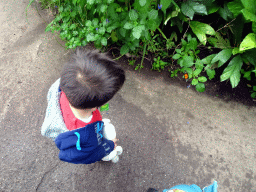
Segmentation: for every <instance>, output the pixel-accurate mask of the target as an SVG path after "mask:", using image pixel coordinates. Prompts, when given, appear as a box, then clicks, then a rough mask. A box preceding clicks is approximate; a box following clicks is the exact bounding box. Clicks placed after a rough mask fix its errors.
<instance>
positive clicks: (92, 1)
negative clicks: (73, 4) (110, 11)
mask: <svg viewBox="0 0 256 192" xmlns="http://www.w3.org/2000/svg"><path fill="white" fill-rule="evenodd" d="M94 2H95V0H87V3H88V4H89V5H92V4H94Z"/></svg>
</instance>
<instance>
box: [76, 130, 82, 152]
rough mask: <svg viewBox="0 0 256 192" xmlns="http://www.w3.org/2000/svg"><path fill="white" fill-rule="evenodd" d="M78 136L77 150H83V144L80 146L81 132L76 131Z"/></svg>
mask: <svg viewBox="0 0 256 192" xmlns="http://www.w3.org/2000/svg"><path fill="white" fill-rule="evenodd" d="M75 134H76V136H77V142H76V148H77V150H79V151H81V146H80V134H79V133H78V132H75Z"/></svg>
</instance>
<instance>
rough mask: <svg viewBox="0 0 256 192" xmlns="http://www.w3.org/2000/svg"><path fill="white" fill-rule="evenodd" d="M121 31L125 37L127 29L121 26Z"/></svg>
mask: <svg viewBox="0 0 256 192" xmlns="http://www.w3.org/2000/svg"><path fill="white" fill-rule="evenodd" d="M119 33H120V34H121V35H122V36H123V37H125V35H126V30H125V29H124V28H120V29H119Z"/></svg>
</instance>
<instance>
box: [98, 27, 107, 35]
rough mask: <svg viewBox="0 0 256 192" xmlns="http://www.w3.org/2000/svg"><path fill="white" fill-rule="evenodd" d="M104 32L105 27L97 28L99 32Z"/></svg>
mask: <svg viewBox="0 0 256 192" xmlns="http://www.w3.org/2000/svg"><path fill="white" fill-rule="evenodd" d="M105 32H106V30H105V27H101V28H99V34H101V35H103V34H105Z"/></svg>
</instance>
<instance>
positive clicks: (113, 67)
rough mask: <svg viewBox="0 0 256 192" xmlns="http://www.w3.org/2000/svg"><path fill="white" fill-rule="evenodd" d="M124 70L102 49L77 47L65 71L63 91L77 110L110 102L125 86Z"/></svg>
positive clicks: (61, 84) (62, 80)
mask: <svg viewBox="0 0 256 192" xmlns="http://www.w3.org/2000/svg"><path fill="white" fill-rule="evenodd" d="M124 81H125V72H124V70H123V69H122V68H121V67H120V66H119V65H118V64H117V63H116V62H114V61H113V60H111V59H110V58H108V57H107V56H106V54H103V53H99V51H98V50H95V51H86V50H85V49H84V48H77V49H76V51H75V53H74V54H73V55H72V57H71V59H70V61H69V62H68V63H66V64H65V65H64V67H63V70H62V72H61V79H60V88H61V90H62V91H63V92H64V93H65V94H66V96H67V99H68V101H69V103H70V104H71V105H72V106H73V107H74V108H76V109H91V108H94V107H100V106H102V105H104V104H105V103H107V102H108V101H109V100H110V99H112V97H113V96H114V95H115V94H116V93H117V91H118V90H119V89H120V88H121V87H122V86H123V84H124Z"/></svg>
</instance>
